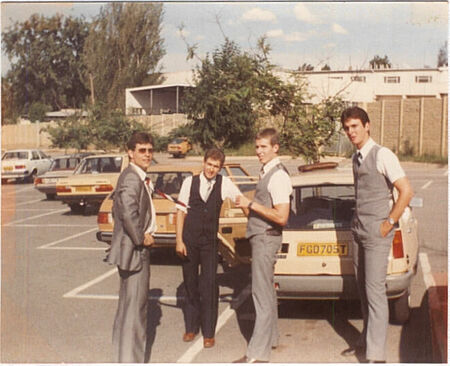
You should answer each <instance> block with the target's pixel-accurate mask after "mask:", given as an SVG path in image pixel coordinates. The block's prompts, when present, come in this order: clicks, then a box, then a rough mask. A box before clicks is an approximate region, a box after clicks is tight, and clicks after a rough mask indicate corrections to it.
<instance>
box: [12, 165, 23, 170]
mask: <svg viewBox="0 0 450 366" xmlns="http://www.w3.org/2000/svg"><path fill="white" fill-rule="evenodd" d="M14 168H15V169H25V165H15V166H14Z"/></svg>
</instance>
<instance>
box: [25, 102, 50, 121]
mask: <svg viewBox="0 0 450 366" xmlns="http://www.w3.org/2000/svg"><path fill="white" fill-rule="evenodd" d="M49 111H50V107H49V106H48V105H45V104H42V103H41V102H34V103H33V104H31V106H30V110H29V112H28V118H29V120H30V121H31V122H36V121H40V122H43V121H44V119H45V114H46V113H47V112H49Z"/></svg>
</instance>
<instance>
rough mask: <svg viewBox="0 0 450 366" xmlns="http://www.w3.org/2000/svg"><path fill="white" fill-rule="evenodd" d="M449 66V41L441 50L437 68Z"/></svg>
mask: <svg viewBox="0 0 450 366" xmlns="http://www.w3.org/2000/svg"><path fill="white" fill-rule="evenodd" d="M442 66H448V41H445V43H444V45H443V46H442V47H441V48H440V49H439V53H438V61H437V67H442Z"/></svg>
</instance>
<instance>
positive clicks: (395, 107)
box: [2, 96, 448, 156]
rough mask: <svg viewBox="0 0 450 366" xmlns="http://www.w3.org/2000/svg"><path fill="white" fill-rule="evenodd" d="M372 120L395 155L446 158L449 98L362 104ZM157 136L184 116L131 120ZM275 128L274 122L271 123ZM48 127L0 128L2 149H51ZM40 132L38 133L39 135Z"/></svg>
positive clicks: (377, 133) (181, 121) (377, 136)
mask: <svg viewBox="0 0 450 366" xmlns="http://www.w3.org/2000/svg"><path fill="white" fill-rule="evenodd" d="M360 105H361V107H362V108H365V109H366V110H367V112H368V114H369V118H370V120H371V135H372V137H373V138H374V140H375V141H377V142H378V143H380V144H382V145H384V146H387V147H389V148H390V149H391V150H393V151H394V152H396V153H398V152H403V153H405V152H408V150H409V152H411V150H412V152H413V153H414V154H415V155H423V154H432V155H440V156H446V155H447V154H448V146H447V128H448V113H447V106H448V97H447V96H445V97H442V98H413V99H396V100H389V99H388V100H381V101H377V102H373V103H362V104H360ZM131 118H133V119H135V120H136V121H139V122H140V123H142V124H144V125H145V126H147V127H150V129H151V131H154V132H155V133H157V134H158V135H161V136H166V135H167V134H168V133H169V132H170V131H171V130H172V129H173V128H176V127H179V126H182V125H184V124H186V123H187V122H188V120H187V117H186V115H184V114H162V115H150V116H145V115H144V116H133V117H131ZM273 122H274V123H275V124H276V122H275V121H273ZM48 125H49V123H40V124H29V125H5V126H2V149H3V150H5V149H15V148H42V149H46V148H49V147H50V144H51V142H50V139H49V137H48V134H47V133H45V132H42V131H41V130H42V128H44V127H46V126H48ZM39 131H41V132H40V133H39Z"/></svg>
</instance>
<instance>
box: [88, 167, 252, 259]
mask: <svg viewBox="0 0 450 366" xmlns="http://www.w3.org/2000/svg"><path fill="white" fill-rule="evenodd" d="M201 170H202V167H201V165H195V166H175V165H161V164H159V165H155V166H150V168H149V171H148V173H147V175H148V176H149V177H150V179H151V180H152V182H153V184H154V186H155V193H154V194H153V203H154V205H155V211H156V224H157V232H156V233H155V247H175V226H176V208H175V203H174V201H172V200H170V199H167V198H164V197H163V196H162V195H161V194H158V193H157V192H158V191H159V192H163V193H164V194H165V195H166V196H170V197H171V198H172V199H174V200H176V199H177V198H178V193H179V191H180V189H181V184H182V182H183V180H184V179H185V178H186V177H188V176H190V175H195V174H198V173H200V172H201ZM220 173H221V174H222V175H224V176H228V177H229V178H230V179H231V180H232V181H234V182H235V183H236V184H237V185H238V187H239V188H240V190H241V192H242V193H243V194H245V195H247V196H248V197H252V196H253V193H254V189H255V186H256V182H257V178H255V177H251V176H250V175H249V174H248V172H247V171H246V170H245V169H243V168H242V167H241V166H240V164H233V163H226V164H225V165H224V167H223V168H222V170H221V172H220ZM113 195H114V193H112V194H110V195H109V196H108V197H107V198H106V199H105V200H104V201H103V203H102V205H101V206H100V210H99V212H98V215H97V223H98V228H99V231H98V232H97V239H98V240H99V241H103V242H106V243H110V242H111V238H112V232H113V225H114V222H113V217H112V214H111V210H112V204H113ZM230 220H231V221H230ZM236 220H238V221H239V222H240V223H241V225H240V229H239V230H241V229H242V228H244V230H245V225H246V222H247V219H246V217H245V216H244V213H243V211H242V210H241V209H240V208H236V207H235V206H234V204H233V202H231V201H230V200H229V199H226V200H225V201H224V202H223V205H222V209H221V214H220V220H219V221H220V223H221V225H225V226H227V225H228V224H229V223H230V222H235V221H236ZM234 234H237V235H238V236H241V235H242V233H241V232H237V233H236V232H234V231H233V229H231V230H230V229H228V228H226V229H225V230H223V232H222V233H220V234H219V238H220V239H221V241H222V243H223V245H222V247H221V249H220V251H221V253H223V254H224V255H226V256H228V253H230V251H231V250H232V249H233V247H234V242H227V240H233V235H234ZM226 246H228V249H226ZM226 260H229V261H230V263H231V264H237V263H238V262H239V259H236V258H235V256H234V255H233V257H232V258H231V257H230V258H226ZM242 260H243V261H245V260H246V259H245V258H242ZM247 260H248V259H247Z"/></svg>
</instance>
